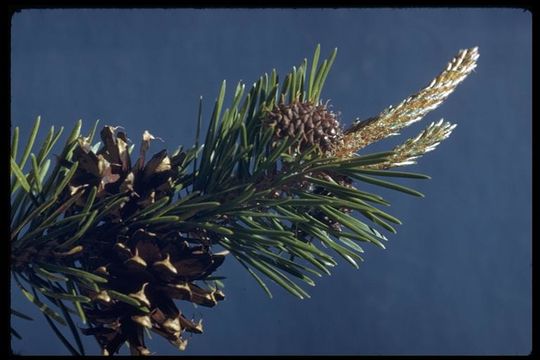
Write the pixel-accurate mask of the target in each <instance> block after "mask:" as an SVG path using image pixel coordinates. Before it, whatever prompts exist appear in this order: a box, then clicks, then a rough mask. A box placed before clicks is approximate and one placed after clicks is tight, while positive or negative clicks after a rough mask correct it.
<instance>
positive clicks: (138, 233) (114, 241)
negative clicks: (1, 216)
mask: <svg viewBox="0 0 540 360" xmlns="http://www.w3.org/2000/svg"><path fill="white" fill-rule="evenodd" d="M101 138H102V147H101V148H100V149H99V151H97V152H96V153H94V151H93V150H92V149H91V148H90V145H89V144H88V143H87V140H86V139H84V138H81V139H80V140H79V144H78V146H77V147H76V148H75V150H74V153H73V160H74V161H78V162H79V166H78V168H77V171H76V173H75V176H74V177H73V178H72V179H71V183H70V186H69V191H66V193H65V194H64V196H65V197H66V201H67V200H68V199H70V198H73V197H75V196H76V197H77V202H76V204H77V206H76V207H75V208H74V210H72V212H75V213H76V212H78V211H81V209H83V208H84V205H85V204H86V202H87V201H88V197H90V196H95V201H100V200H103V199H104V200H106V199H108V198H110V197H112V196H120V197H121V196H124V198H125V201H123V202H120V203H118V204H117V205H116V206H115V207H114V208H113V209H112V210H111V209H109V210H110V211H108V212H107V214H106V215H105V216H104V217H103V219H102V224H101V225H100V228H102V231H100V232H98V233H97V234H94V235H92V238H91V239H86V240H85V241H84V248H85V251H84V255H83V256H81V257H80V258H79V261H80V262H81V266H82V268H83V269H87V271H90V272H92V273H93V274H95V275H97V276H99V277H101V278H104V279H106V280H107V282H103V283H102V284H100V286H99V288H98V287H96V286H95V284H92V283H89V284H88V286H85V287H81V289H80V290H81V294H82V295H85V296H87V297H89V298H90V299H91V300H92V302H91V303H89V304H85V313H86V316H87V318H88V323H89V325H90V326H89V328H87V329H84V330H83V332H84V333H85V334H87V335H93V336H94V337H95V338H96V340H97V341H98V343H99V345H100V346H101V348H102V352H103V354H104V355H113V354H114V353H117V352H118V350H119V349H120V347H121V346H122V345H123V344H124V343H126V342H127V343H128V344H129V349H130V351H131V354H133V355H148V354H149V353H150V351H149V350H148V348H147V347H146V346H145V342H144V337H145V336H144V335H145V329H148V330H151V331H153V332H155V333H157V334H159V335H161V336H163V337H164V338H165V339H167V340H168V341H170V342H171V343H172V344H174V345H175V346H177V347H178V348H180V349H184V348H185V346H186V344H187V340H185V338H184V337H183V335H184V333H185V332H186V331H187V332H191V333H202V324H201V322H200V321H199V322H194V321H192V320H190V319H189V318H188V317H186V315H184V314H183V313H182V311H180V310H179V309H178V307H177V306H176V304H175V301H174V300H185V301H188V302H191V303H194V304H197V305H202V306H207V307H212V306H214V305H216V304H217V302H218V301H221V300H223V299H224V295H223V293H222V292H221V291H220V290H219V289H217V288H215V287H208V286H205V285H203V283H201V282H203V281H204V280H205V279H207V278H208V276H209V275H210V274H212V273H213V272H214V271H215V270H216V269H217V268H218V267H219V266H220V265H221V264H222V263H223V261H224V259H225V255H226V254H225V253H212V251H211V250H210V239H209V238H208V236H207V234H206V233H205V232H204V230H202V229H193V231H192V232H189V233H181V232H175V231H171V230H170V228H169V230H168V232H166V233H165V232H160V231H159V227H155V228H152V230H151V231H150V230H149V229H148V228H145V227H144V226H142V225H141V226H137V225H134V224H137V223H136V221H135V222H133V221H131V222H129V221H128V220H129V219H133V217H135V218H136V217H137V214H139V213H140V211H141V210H144V209H145V208H147V207H148V206H151V205H152V204H154V203H155V202H156V201H158V200H159V199H161V198H162V197H164V196H172V194H173V187H174V184H175V179H176V178H177V176H178V174H179V167H180V166H181V164H182V162H183V159H184V158H185V153H182V152H180V153H178V154H177V155H175V156H173V157H169V156H168V155H167V152H166V151H165V150H163V151H161V152H159V153H157V154H156V155H154V156H153V157H152V158H151V159H150V160H149V161H148V162H146V164H145V156H146V151H147V149H148V147H149V143H150V140H152V139H153V136H152V135H150V134H149V133H147V132H146V133H145V134H144V135H143V142H142V145H141V151H140V155H139V158H138V159H137V161H136V163H135V165H134V166H131V160H130V155H129V152H128V140H127V137H126V135H125V134H124V133H122V132H116V130H115V129H114V128H112V127H109V126H106V127H105V128H104V129H103V130H102V132H101ZM91 188H95V190H93V194H92V191H89V190H88V189H91Z"/></svg>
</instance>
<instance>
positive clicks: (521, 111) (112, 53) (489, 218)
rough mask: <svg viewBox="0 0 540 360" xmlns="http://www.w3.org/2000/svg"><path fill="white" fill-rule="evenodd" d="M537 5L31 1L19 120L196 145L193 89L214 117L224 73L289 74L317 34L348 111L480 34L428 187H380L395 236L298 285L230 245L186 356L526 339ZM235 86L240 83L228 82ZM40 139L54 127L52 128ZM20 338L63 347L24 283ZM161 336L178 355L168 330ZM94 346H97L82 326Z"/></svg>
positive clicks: (411, 88)
mask: <svg viewBox="0 0 540 360" xmlns="http://www.w3.org/2000/svg"><path fill="white" fill-rule="evenodd" d="M531 30H532V19H531V13H528V12H526V11H523V10H519V9H505V10H502V9H437V10H435V9H338V10H335V9H300V10H294V9H272V10H264V9H260V10H247V9H246V10H239V9H238V10H237V9H222V10H212V9H203V10H189V9H184V10H182V9H179V10H127V9H126V10H31V11H23V12H21V13H18V14H16V15H15V16H14V17H13V20H12V72H11V81H12V85H11V86H12V87H11V89H12V94H11V96H12V98H11V106H12V108H11V115H12V125H13V126H15V125H18V126H20V127H22V134H23V135H24V136H26V134H27V133H28V131H29V128H30V125H31V124H32V123H33V121H34V119H35V117H36V116H37V115H41V116H42V124H43V127H42V129H43V130H42V132H41V135H43V133H44V132H45V130H46V129H47V128H48V127H49V126H50V125H53V124H54V125H55V126H60V125H63V126H66V127H68V130H69V129H70V128H71V127H72V125H73V124H74V122H75V121H76V120H77V119H80V118H82V119H83V120H84V124H85V129H86V131H88V130H89V128H90V126H91V125H92V124H93V122H94V120H96V119H101V120H102V124H111V125H123V126H124V127H126V128H127V131H128V135H129V136H130V138H131V139H133V140H134V141H135V142H136V143H138V142H139V140H138V139H140V135H141V134H142V132H143V131H144V130H145V129H148V130H150V131H151V132H152V133H153V134H155V135H157V136H160V137H162V138H163V139H164V140H165V142H166V143H165V144H161V143H159V142H158V143H155V144H157V145H154V146H153V150H155V151H158V150H160V149H161V147H162V146H167V147H168V148H169V149H171V150H173V149H174V148H176V145H178V144H185V145H188V146H189V145H191V144H192V143H193V138H194V132H195V126H194V124H195V120H196V112H197V106H198V98H199V96H200V95H202V96H203V97H204V99H205V101H206V103H205V106H204V114H205V121H206V122H207V121H208V117H209V115H210V111H211V103H212V102H213V101H214V99H215V96H216V94H217V91H218V88H219V85H220V82H221V81H222V80H223V79H226V80H227V81H228V85H229V89H231V88H232V87H233V86H234V85H235V84H236V82H237V81H238V80H240V79H242V80H244V81H245V82H246V83H247V86H248V87H249V86H250V85H251V83H252V82H253V81H255V80H256V79H257V78H258V76H259V75H261V74H263V73H264V72H269V71H271V70H272V68H274V67H275V68H276V69H277V70H278V72H279V73H280V74H285V73H286V72H287V71H288V70H289V69H290V68H291V67H292V66H293V65H297V64H299V63H300V62H301V61H302V59H303V58H304V57H308V58H309V57H311V55H312V53H313V50H314V48H315V46H316V44H317V43H321V44H322V51H323V54H324V55H325V56H326V55H327V54H328V53H329V52H330V51H331V49H332V48H333V47H338V48H339V51H338V57H337V60H336V62H335V64H334V68H333V69H332V71H331V72H330V75H329V78H328V80H327V82H326V86H325V90H324V91H323V98H324V99H330V100H331V104H333V106H334V110H337V111H340V112H341V119H342V122H343V123H345V124H347V123H350V121H351V120H353V119H354V118H356V117H360V118H367V117H369V116H372V115H375V114H378V113H379V112H380V111H381V110H383V109H384V108H385V107H386V106H388V105H390V104H397V103H398V102H399V101H401V100H402V99H404V98H405V97H407V96H408V95H410V94H412V93H413V92H415V91H417V90H418V89H420V88H421V87H423V86H425V85H427V84H428V83H429V82H430V81H431V79H432V78H433V77H435V75H437V74H438V73H439V71H441V70H442V69H443V68H444V66H446V63H447V62H448V61H449V60H450V59H451V58H452V57H453V56H454V55H455V54H456V53H457V51H458V50H459V49H463V48H468V47H473V46H479V48H480V54H481V56H480V59H479V65H478V68H477V70H476V71H475V72H474V73H473V74H472V75H471V76H470V77H469V78H468V79H467V80H466V81H465V82H464V83H463V84H462V85H461V86H460V87H459V88H458V89H457V91H456V92H455V93H454V94H452V95H451V96H450V98H449V99H448V100H447V101H446V102H445V103H444V104H443V105H442V106H440V108H439V109H437V110H436V111H434V112H432V113H431V114H429V115H428V116H427V119H425V120H424V121H423V122H422V123H421V124H415V125H414V126H411V128H410V129H407V130H406V131H404V132H403V136H401V137H399V139H397V137H396V139H392V140H390V141H386V142H385V143H384V144H382V145H379V144H376V145H377V146H372V147H371V148H368V149H366V150H373V151H378V150H382V149H390V148H391V147H392V146H393V145H394V144H395V143H397V141H403V140H404V139H405V137H406V136H413V135H415V134H416V133H418V132H419V131H420V130H421V129H423V128H424V127H425V126H427V124H428V123H429V122H431V121H437V120H438V119H439V118H441V117H444V118H445V119H447V120H449V121H451V122H457V123H458V124H459V125H458V127H457V128H456V130H455V132H454V134H452V136H451V137H450V139H449V140H447V141H446V142H444V143H442V144H441V145H440V146H439V148H438V149H437V150H436V151H435V152H433V153H429V154H427V155H426V156H425V157H424V158H422V159H420V164H419V165H418V166H413V167H409V168H408V169H409V170H411V171H419V172H423V173H426V174H429V175H431V176H432V180H427V181H412V182H411V181H403V182H402V183H404V184H406V185H412V186H413V187H415V188H416V189H418V190H419V191H421V192H423V193H424V194H426V198H425V199H418V198H415V197H409V196H407V195H404V194H401V193H392V192H386V191H380V193H381V194H382V195H384V196H385V197H386V198H387V199H388V200H390V201H391V202H392V207H391V208H390V211H391V213H392V214H394V215H396V216H397V217H399V218H400V219H401V220H402V221H403V223H404V225H402V226H400V227H399V228H398V234H397V235H391V236H389V237H390V241H389V243H388V248H387V250H382V249H379V248H375V247H369V246H368V247H366V254H365V255H366V256H365V262H364V263H363V264H362V265H361V268H360V270H355V269H353V268H352V267H350V266H349V265H348V264H346V263H342V264H340V265H339V266H337V267H336V268H335V271H334V273H333V276H331V277H325V278H322V279H319V281H318V283H317V286H316V287H314V288H310V289H309V290H310V293H311V295H312V298H311V299H308V300H298V299H296V298H294V297H292V296H290V295H288V294H287V293H285V292H284V291H283V290H281V289H279V288H277V287H275V286H273V287H272V290H273V292H274V298H273V299H268V298H267V297H266V295H265V294H264V293H263V291H262V290H261V289H260V288H259V287H258V285H257V284H256V283H255V282H254V281H253V280H252V279H251V277H250V276H249V275H248V274H247V273H246V272H245V271H244V270H243V268H241V266H240V265H239V264H237V263H236V262H235V261H234V259H232V258H230V259H228V261H226V264H225V265H224V266H223V267H222V271H221V272H220V274H222V275H226V276H228V280H227V281H226V289H225V291H226V295H227V299H226V301H224V302H222V303H220V304H219V305H218V306H217V307H215V308H213V309H204V308H200V307H199V308H197V309H195V308H193V307H192V306H191V305H189V304H182V305H183V307H182V309H183V311H184V312H185V313H186V314H187V315H188V316H191V315H194V316H195V317H199V316H202V317H203V321H204V324H205V325H206V327H205V333H204V335H195V336H193V337H192V338H191V339H190V343H189V346H188V349H187V350H186V351H185V354H526V353H528V352H530V350H531V343H532V340H531V327H532V325H531V323H532V320H531V261H532V260H531V225H532V220H531V212H532V209H531V176H532V174H531V163H532V159H531V137H532V135H531V134H532V133H531V119H532V114H531V105H532V100H531V88H532V65H531V58H532V54H531V49H532V46H531V41H532V37H531ZM229 99H230V98H229ZM42 137H43V136H42ZM12 294H13V295H12V300H13V303H14V304H13V305H14V307H15V308H16V309H19V310H23V311H26V312H28V313H29V314H31V315H33V316H34V317H36V318H37V319H38V321H34V322H26V321H24V320H18V319H15V320H14V321H13V323H14V325H15V327H16V328H17V329H18V330H19V332H20V333H22V334H24V340H22V341H19V340H16V339H15V340H13V342H12V348H13V350H14V351H17V352H20V353H22V354H66V353H67V352H66V350H65V349H64V348H63V346H62V344H61V343H60V342H59V341H58V339H56V337H55V336H54V335H53V334H52V332H51V331H50V330H49V329H48V327H47V324H46V322H45V321H44V320H43V318H41V317H40V315H39V311H37V310H35V309H34V308H33V307H32V305H28V304H27V302H26V300H24V299H23V298H22V297H21V295H20V294H19V292H18V290H16V289H14V291H13V292H12ZM154 339H155V340H153V341H152V342H151V343H150V344H151V346H152V349H153V350H154V351H156V352H157V353H159V354H177V351H176V350H175V349H174V348H173V347H172V346H170V345H169V344H168V343H167V342H165V341H164V340H161V339H156V336H154ZM85 341H86V343H87V344H88V346H89V347H88V349H89V351H90V353H94V354H95V353H97V351H98V350H97V345H96V344H95V342H94V340H93V339H92V338H86V340H85Z"/></svg>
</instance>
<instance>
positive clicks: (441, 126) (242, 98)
mask: <svg viewBox="0 0 540 360" xmlns="http://www.w3.org/2000/svg"><path fill="white" fill-rule="evenodd" d="M336 53H337V50H334V51H333V52H332V53H331V54H330V56H329V57H328V59H326V60H324V61H322V62H321V63H319V57H320V47H317V49H316V50H315V54H314V56H313V59H312V62H311V65H310V66H308V62H307V60H304V62H303V63H302V64H301V65H300V66H299V67H298V68H296V67H294V68H293V69H292V71H291V72H290V73H289V74H287V76H285V78H284V80H283V81H280V80H279V78H278V74H277V73H276V71H275V70H274V71H272V72H271V73H270V75H268V74H265V75H264V76H262V77H260V78H259V79H258V81H256V82H255V83H254V84H253V86H252V87H251V89H250V90H249V91H248V92H245V85H244V84H242V83H239V84H238V85H237V86H236V88H235V89H234V93H233V96H232V103H231V104H230V105H229V106H228V107H227V108H226V109H225V110H223V108H224V100H225V95H226V94H225V89H226V84H225V82H223V84H222V86H221V89H220V91H219V95H218V97H217V100H216V102H215V106H214V109H213V112H212V115H211V117H210V122H209V125H208V129H207V131H206V135H205V136H204V138H203V137H201V138H199V134H200V129H201V124H202V120H203V118H202V113H201V109H202V99H201V103H200V104H199V116H198V119H197V122H196V126H197V138H196V140H195V144H194V145H193V146H192V147H190V148H183V147H179V148H178V149H177V150H176V151H174V152H173V153H169V152H168V151H167V150H161V151H159V152H156V153H155V154H153V155H152V156H150V155H149V149H150V148H151V147H154V146H155V145H156V141H155V140H156V137H155V136H153V135H152V134H150V133H149V132H148V131H146V132H145V133H144V134H142V139H141V142H140V145H139V147H138V148H137V149H135V144H131V140H129V138H128V136H127V133H126V132H125V131H124V129H123V128H120V127H113V126H109V125H107V126H104V127H103V128H102V129H101V130H100V131H99V138H100V139H99V140H98V141H96V140H97V136H95V135H96V134H97V129H98V123H97V122H96V124H95V125H94V127H93V129H91V131H90V132H89V134H88V135H86V136H84V135H83V134H82V133H81V129H82V123H81V121H79V122H77V124H76V125H75V127H74V129H73V130H72V131H71V133H70V135H69V136H68V137H67V140H66V142H65V144H64V146H63V147H62V148H60V149H59V151H58V149H57V151H55V154H57V155H56V156H55V158H51V156H50V155H51V153H52V149H53V147H54V146H55V145H56V144H57V143H58V141H59V139H60V137H61V135H62V133H63V128H60V129H59V130H56V129H55V128H54V127H51V129H50V131H49V132H48V134H47V136H46V138H45V141H44V142H43V144H41V146H40V147H39V148H38V147H35V146H34V145H35V144H34V143H35V139H36V136H37V133H38V130H39V125H40V118H39V117H38V118H37V120H36V123H35V125H34V127H33V129H32V131H31V133H30V136H29V139H28V140H27V141H26V144H25V146H24V149H22V147H21V149H19V129H18V128H17V127H16V128H15V129H14V131H13V136H12V142H11V160H10V161H11V241H10V245H11V273H12V278H13V279H14V281H15V282H16V284H17V286H18V287H19V289H20V291H21V292H22V293H23V294H24V296H25V297H26V298H27V299H28V300H29V301H30V302H32V303H34V304H35V305H36V306H37V307H38V308H39V309H40V310H41V312H42V313H43V316H44V318H45V320H46V321H47V322H48V324H49V325H50V326H51V329H52V331H53V332H54V333H55V334H56V335H57V336H58V338H59V339H60V341H62V343H63V344H64V345H65V346H66V348H67V349H68V350H69V351H70V352H71V353H72V354H73V355H84V354H85V349H84V347H83V345H82V341H81V337H80V334H81V333H82V334H85V335H88V336H94V337H95V339H96V340H97V342H98V344H99V345H100V347H101V349H102V353H103V354H106V355H114V354H116V353H117V352H118V351H119V349H120V348H121V347H122V346H123V345H124V344H126V345H127V346H128V347H129V350H130V352H131V354H133V355H148V354H151V352H150V349H149V347H148V344H147V341H146V339H147V335H148V334H149V332H150V331H151V332H153V333H155V334H158V335H160V336H163V337H164V338H165V339H167V340H168V341H170V342H171V344H173V345H174V346H176V347H178V348H179V349H184V348H185V347H186V345H187V340H186V337H185V333H186V332H190V333H197V334H200V333H202V331H203V328H202V323H201V322H200V321H194V320H193V319H189V316H188V315H187V314H186V313H185V312H182V309H185V307H186V304H187V302H191V303H194V304H197V305H201V306H207V307H213V306H215V305H217V304H218V302H219V301H222V300H224V298H225V295H224V293H223V286H224V284H223V282H222V281H221V280H223V277H221V276H219V275H218V272H219V267H220V265H221V264H222V263H223V262H224V260H225V259H226V258H231V257H232V258H234V259H236V260H237V261H239V262H240V264H242V266H243V267H244V268H245V269H246V270H247V271H248V272H249V273H250V274H251V275H252V276H253V278H254V279H255V281H257V283H259V285H260V286H261V287H262V289H263V290H264V291H266V292H267V293H268V295H269V296H272V294H271V291H270V287H269V286H268V284H267V283H268V282H269V280H270V281H272V282H273V283H275V284H277V285H279V286H281V287H283V288H284V289H285V290H287V291H288V292H290V293H291V294H293V295H295V296H297V297H298V298H306V297H309V294H308V292H307V291H306V290H305V285H310V286H314V285H315V282H314V280H313V278H314V277H320V276H322V275H323V274H326V275H330V273H331V269H332V267H333V266H335V265H336V264H337V261H338V259H337V257H338V258H341V259H343V260H345V261H347V262H349V263H350V264H352V265H353V266H355V267H358V263H359V262H360V261H362V253H363V252H364V251H363V246H364V245H366V244H370V243H371V244H374V245H376V246H378V247H381V248H385V245H384V244H385V242H386V241H387V238H386V236H385V235H384V234H383V233H384V232H392V233H395V232H396V230H395V228H394V226H395V225H396V224H400V221H399V220H398V219H397V218H396V217H394V216H393V215H391V214H389V213H388V212H387V211H385V210H384V207H386V206H388V205H389V203H388V202H387V201H386V200H385V199H383V198H382V197H381V196H379V195H377V194H373V193H370V192H367V191H366V190H365V189H364V187H363V184H366V183H368V184H372V185H377V186H381V187H386V188H390V189H393V190H396V191H400V192H403V193H406V194H409V195H414V196H423V195H422V194H420V193H419V192H418V191H416V190H414V189H411V188H408V187H405V186H403V185H400V184H398V183H397V182H394V181H389V180H388V178H412V179H428V178H429V177H428V176H426V175H422V174H417V173H411V172H403V171H395V170H390V169H392V168H395V167H398V166H405V165H409V164H412V163H414V162H415V160H416V159H417V158H419V157H420V156H422V155H423V154H425V153H426V152H428V151H431V150H433V149H434V148H435V147H436V146H437V145H438V144H439V143H440V142H441V141H442V140H444V139H446V138H447V137H448V136H449V135H450V133H451V132H452V130H453V129H454V127H455V125H452V124H450V123H447V122H443V121H442V120H441V121H439V122H434V123H432V124H430V125H429V126H428V127H427V128H426V129H425V130H423V131H422V132H421V133H420V134H419V135H418V136H417V137H415V138H412V139H409V140H407V141H405V142H404V143H403V144H401V145H399V146H397V147H396V148H394V149H393V150H392V151H387V152H379V153H367V152H365V150H363V148H364V147H365V146H367V145H369V144H371V143H373V142H375V141H379V140H382V139H384V138H386V137H388V136H390V135H396V134H397V133H398V130H399V129H401V128H403V127H405V126H408V125H410V124H412V123H414V122H416V121H419V120H420V119H421V118H422V117H423V116H424V115H426V114H427V113H428V112H429V111H431V110H433V109H434V108H436V107H437V106H439V105H440V104H441V103H442V102H443V101H444V99H446V97H447V96H448V95H449V94H450V93H451V92H452V91H453V90H454V89H455V87H456V86H457V85H458V84H459V83H460V82H461V81H463V80H464V79H465V78H466V77H467V75H468V74H469V73H470V72H471V71H472V70H474V68H475V66H476V60H477V58H478V49H477V48H472V49H468V50H462V51H460V52H459V53H458V55H457V56H456V57H455V58H454V59H453V60H452V61H451V62H450V63H449V65H448V66H447V67H446V69H445V70H444V71H443V72H442V73H441V74H440V75H439V76H437V77H436V78H435V80H434V81H433V82H432V83H431V84H430V85H429V86H428V87H426V88H424V89H423V90H421V91H420V92H418V93H417V94H415V95H413V96H411V97H410V98H408V99H406V100H405V101H403V102H401V103H400V104H399V105H397V106H396V107H390V108H388V109H386V110H385V111H383V112H382V113H381V114H380V115H378V116H376V117H373V118H370V119H368V120H365V121H357V122H355V123H353V124H352V125H351V126H349V127H348V128H346V127H344V126H343V125H342V124H341V123H340V120H339V119H338V115H337V114H336V113H334V112H332V111H331V110H330V108H329V106H328V102H326V103H323V102H322V101H321V92H322V89H323V86H324V82H325V79H326V77H327V75H328V72H329V70H330V68H331V67H332V64H333V62H334V59H335V57H336ZM151 144H152V145H151ZM20 150H22V151H20ZM359 150H362V152H363V153H362V154H359V153H358V151H359ZM51 165H53V166H52V168H51ZM336 255H337V257H336ZM233 281H234V279H233ZM11 313H12V315H13V316H18V317H21V318H24V319H27V320H29V319H30V318H29V317H28V316H27V315H25V314H22V313H20V312H19V311H17V310H15V309H12V310H11ZM66 330H67V331H66ZM11 331H12V336H13V337H20V335H19V333H18V332H17V331H16V329H14V328H12V330H11ZM70 338H71V339H70Z"/></svg>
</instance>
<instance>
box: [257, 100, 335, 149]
mask: <svg viewBox="0 0 540 360" xmlns="http://www.w3.org/2000/svg"><path fill="white" fill-rule="evenodd" d="M264 123H265V124H266V126H269V127H273V128H274V139H275V140H279V139H283V138H285V137H293V138H295V137H296V136H299V140H298V143H297V146H296V149H295V150H297V151H300V152H302V151H304V150H305V149H307V148H310V147H312V146H318V148H319V149H320V150H321V151H322V152H323V153H325V152H328V151H329V150H331V149H332V147H333V146H334V145H335V144H336V142H337V140H338V139H339V138H340V137H341V136H342V129H341V127H340V124H339V121H338V119H337V116H336V114H335V113H333V112H332V111H330V110H329V109H328V108H327V107H326V105H323V104H314V103H312V102H310V101H298V100H296V101H294V102H292V103H290V104H286V103H284V102H281V103H280V104H278V105H275V106H274V107H273V109H272V110H271V111H269V112H267V114H266V117H265V119H264Z"/></svg>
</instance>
